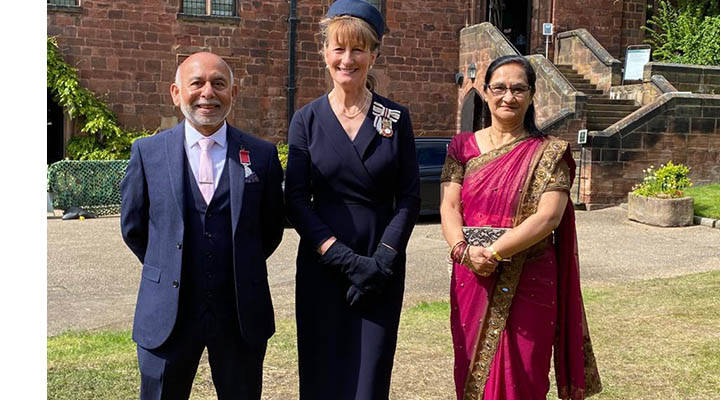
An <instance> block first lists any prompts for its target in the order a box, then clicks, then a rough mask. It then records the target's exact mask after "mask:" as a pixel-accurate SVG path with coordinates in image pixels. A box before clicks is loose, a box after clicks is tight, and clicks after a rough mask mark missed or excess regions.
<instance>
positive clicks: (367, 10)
mask: <svg viewBox="0 0 720 400" xmlns="http://www.w3.org/2000/svg"><path fill="white" fill-rule="evenodd" d="M340 15H350V16H353V17H357V18H360V19H362V20H364V21H365V22H367V23H368V24H370V26H372V27H373V29H375V33H377V35H378V39H381V40H382V36H383V33H384V32H385V22H384V21H383V17H382V14H381V13H380V10H378V9H377V8H375V6H374V5H372V4H370V3H368V2H367V1H364V0H337V1H336V2H334V3H333V4H332V5H331V6H330V9H329V10H328V13H327V17H328V18H332V17H336V16H340Z"/></svg>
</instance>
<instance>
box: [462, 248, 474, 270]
mask: <svg viewBox="0 0 720 400" xmlns="http://www.w3.org/2000/svg"><path fill="white" fill-rule="evenodd" d="M468 250H470V245H467V246H466V247H465V250H464V251H463V253H462V256H461V257H460V264H461V265H464V266H465V267H467V268H470V269H471V270H472V269H473V263H472V261H471V260H469V259H468V260H467V264H465V262H466V260H465V257H467V256H468Z"/></svg>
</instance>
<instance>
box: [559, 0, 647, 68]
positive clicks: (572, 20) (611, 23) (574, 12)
mask: <svg viewBox="0 0 720 400" xmlns="http://www.w3.org/2000/svg"><path fill="white" fill-rule="evenodd" d="M634 1H636V0H618V1H615V0H595V1H588V0H556V6H555V7H556V8H555V21H553V22H554V23H555V32H558V33H559V32H565V31H569V30H573V29H577V28H585V29H587V30H588V32H590V34H591V35H593V36H594V37H595V39H597V40H598V42H600V44H602V45H603V46H604V47H605V49H607V51H608V52H609V53H610V54H612V55H613V56H615V57H616V58H620V56H621V54H622V53H623V50H622V49H623V48H622V45H623V43H622V36H621V33H622V25H623V5H624V3H626V2H634Z"/></svg>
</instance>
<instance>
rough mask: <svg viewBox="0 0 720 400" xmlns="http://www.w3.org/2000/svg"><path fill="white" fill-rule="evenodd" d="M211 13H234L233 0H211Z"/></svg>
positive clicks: (231, 14) (226, 14)
mask: <svg viewBox="0 0 720 400" xmlns="http://www.w3.org/2000/svg"><path fill="white" fill-rule="evenodd" d="M210 9H211V10H212V15H224V16H233V15H235V0H212V3H211V5H210Z"/></svg>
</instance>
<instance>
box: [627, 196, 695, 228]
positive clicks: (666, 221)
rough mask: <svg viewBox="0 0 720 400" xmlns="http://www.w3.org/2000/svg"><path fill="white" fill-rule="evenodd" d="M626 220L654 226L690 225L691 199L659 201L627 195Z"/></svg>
mask: <svg viewBox="0 0 720 400" xmlns="http://www.w3.org/2000/svg"><path fill="white" fill-rule="evenodd" d="M628 218H629V219H631V220H633V221H638V222H642V223H644V224H648V225H655V226H688V225H692V223H693V199H692V197H681V198H679V199H659V198H657V197H645V196H638V195H635V194H632V193H628Z"/></svg>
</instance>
